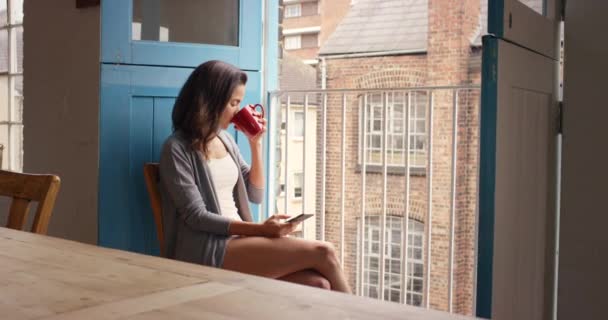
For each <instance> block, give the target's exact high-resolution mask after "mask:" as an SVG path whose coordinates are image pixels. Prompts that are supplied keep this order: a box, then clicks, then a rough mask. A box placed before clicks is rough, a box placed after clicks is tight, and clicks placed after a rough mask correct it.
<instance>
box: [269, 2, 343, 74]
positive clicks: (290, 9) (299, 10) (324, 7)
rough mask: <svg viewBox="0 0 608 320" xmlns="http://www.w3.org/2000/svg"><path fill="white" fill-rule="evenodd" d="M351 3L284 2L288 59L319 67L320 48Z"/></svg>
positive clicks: (283, 23)
mask: <svg viewBox="0 0 608 320" xmlns="http://www.w3.org/2000/svg"><path fill="white" fill-rule="evenodd" d="M351 2H352V0H283V1H282V7H283V14H282V15H281V18H282V21H281V27H282V32H281V39H282V41H281V42H282V44H283V49H285V51H286V52H287V54H288V55H290V56H293V57H297V58H300V59H301V60H302V61H303V62H304V63H306V64H311V65H314V64H316V63H317V57H318V53H319V48H320V47H321V46H322V45H323V43H325V41H326V40H327V38H328V37H329V36H330V35H331V34H332V33H333V32H334V30H335V29H336V26H337V25H338V23H339V22H340V21H341V20H342V18H343V17H344V15H345V14H346V12H348V9H349V8H350V5H351Z"/></svg>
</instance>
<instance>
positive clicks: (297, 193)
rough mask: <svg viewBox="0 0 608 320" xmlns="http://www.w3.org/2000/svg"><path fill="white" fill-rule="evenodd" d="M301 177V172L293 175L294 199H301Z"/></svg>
mask: <svg viewBox="0 0 608 320" xmlns="http://www.w3.org/2000/svg"><path fill="white" fill-rule="evenodd" d="M302 177H303V174H302V173H301V172H300V173H294V174H293V196H294V197H295V198H300V197H302Z"/></svg>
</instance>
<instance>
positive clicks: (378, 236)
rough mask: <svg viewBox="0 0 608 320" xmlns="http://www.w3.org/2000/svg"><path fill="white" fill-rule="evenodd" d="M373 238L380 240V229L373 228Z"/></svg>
mask: <svg viewBox="0 0 608 320" xmlns="http://www.w3.org/2000/svg"><path fill="white" fill-rule="evenodd" d="M372 240H373V241H380V231H379V230H372Z"/></svg>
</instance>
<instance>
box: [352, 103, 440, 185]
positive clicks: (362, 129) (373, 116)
mask: <svg viewBox="0 0 608 320" xmlns="http://www.w3.org/2000/svg"><path fill="white" fill-rule="evenodd" d="M387 93H388V94H390V96H389V99H387V107H388V110H387V113H388V114H389V118H390V119H391V120H390V122H389V124H388V132H387V138H388V143H387V144H390V143H392V142H393V141H394V140H395V139H397V138H401V139H402V142H401V148H395V147H394V146H390V145H387V150H386V151H387V167H388V172H389V173H392V174H405V167H406V165H405V164H404V163H403V162H402V161H395V155H396V154H397V155H398V154H399V153H401V154H404V153H405V150H406V149H408V150H409V158H410V160H409V162H410V164H409V165H410V174H412V175H424V174H425V173H426V167H427V155H428V147H429V146H428V128H429V123H428V121H429V120H428V115H429V106H428V98H427V96H428V95H427V96H425V98H424V102H423V103H422V105H423V106H424V116H423V117H419V116H418V112H417V111H416V109H417V108H418V107H419V106H421V105H420V101H417V100H418V99H419V98H417V94H416V93H417V92H415V91H391V92H380V93H375V92H367V93H362V94H361V95H359V141H358V163H357V164H358V165H357V171H361V164H362V159H363V155H364V154H365V155H366V156H367V158H366V171H368V172H380V171H382V154H381V152H382V138H383V136H382V126H383V125H384V121H383V115H382V108H383V106H384V101H383V99H385V94H387ZM412 93H414V94H416V95H413V96H412V98H413V99H410V98H409V97H408V94H412ZM395 94H400V95H402V100H401V101H398V102H395V99H394V97H395ZM374 95H376V96H378V95H379V96H380V101H379V102H373V101H372V100H373V98H372V96H374ZM408 101H409V102H411V105H408ZM399 104H400V105H401V117H402V118H400V119H395V118H394V116H393V115H394V114H395V113H396V111H395V109H396V108H395V105H399ZM406 108H409V110H410V111H409V116H410V118H409V124H408V126H407V129H408V130H409V144H410V146H409V148H406V145H405V140H406V139H407V138H406V135H407V133H406V132H405V130H404V125H405V121H406V119H405V118H406V114H405V113H404V111H406V110H407V109H406ZM370 109H371V110H373V111H370ZM363 112H366V113H367V114H366V117H365V118H366V122H367V123H366V124H364V123H363ZM416 121H424V128H423V129H424V130H420V131H415V132H413V131H412V123H414V124H416ZM376 122H377V123H376ZM398 122H401V125H400V126H397V125H396V124H397V123H398ZM364 125H365V126H364ZM377 126H379V127H378V128H376V127H377ZM396 127H400V128H401V129H400V130H399V131H400V132H399V131H398V132H396V130H395V128H396ZM417 127H418V126H417V125H414V129H416V128H417ZM417 137H422V138H423V146H422V148H415V149H413V148H411V146H412V142H415V141H417V140H416V139H417ZM364 138H365V139H367V141H366V143H365V151H364V150H363V139H364ZM374 139H375V140H376V141H379V143H380V144H379V146H377V147H374ZM370 150H371V152H372V153H373V152H377V153H378V154H379V155H380V157H379V158H378V159H377V160H378V161H373V160H374V159H373V156H372V157H370V155H369V152H370ZM415 154H417V155H418V157H422V159H423V161H420V162H421V163H423V164H422V165H420V164H415V163H413V162H412V159H413V157H414V156H415ZM401 157H403V156H401Z"/></svg>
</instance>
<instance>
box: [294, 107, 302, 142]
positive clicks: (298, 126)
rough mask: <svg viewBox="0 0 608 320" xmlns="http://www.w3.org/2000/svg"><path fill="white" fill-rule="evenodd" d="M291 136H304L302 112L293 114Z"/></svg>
mask: <svg viewBox="0 0 608 320" xmlns="http://www.w3.org/2000/svg"><path fill="white" fill-rule="evenodd" d="M293 136H294V137H303V136H304V112H300V111H297V112H294V126H293Z"/></svg>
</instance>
